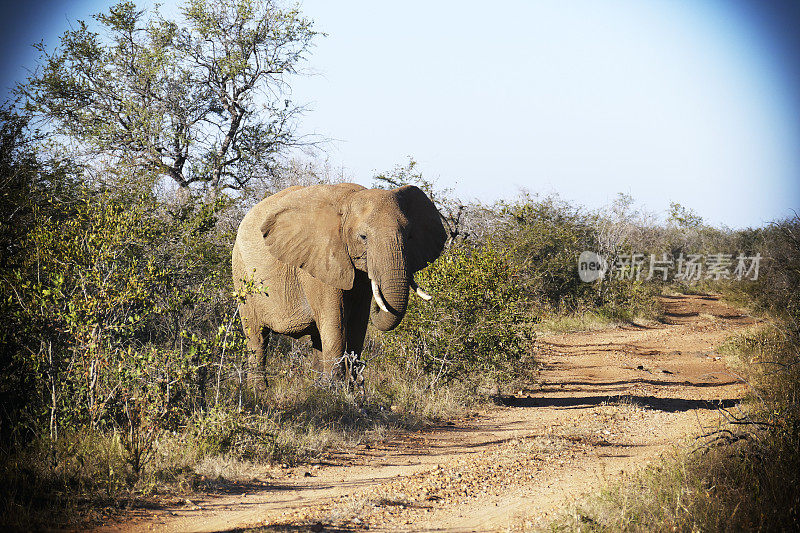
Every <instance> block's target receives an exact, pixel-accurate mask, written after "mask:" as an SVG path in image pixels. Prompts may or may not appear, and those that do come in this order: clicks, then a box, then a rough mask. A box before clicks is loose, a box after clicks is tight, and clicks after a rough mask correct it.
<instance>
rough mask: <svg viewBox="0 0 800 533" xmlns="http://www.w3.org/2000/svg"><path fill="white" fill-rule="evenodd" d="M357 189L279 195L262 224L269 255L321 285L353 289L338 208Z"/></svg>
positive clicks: (343, 187) (342, 186) (317, 189)
mask: <svg viewBox="0 0 800 533" xmlns="http://www.w3.org/2000/svg"><path fill="white" fill-rule="evenodd" d="M360 189H363V187H361V186H360V185H353V184H339V185H312V186H310V187H303V188H299V189H295V190H293V191H291V192H289V193H288V194H285V195H282V196H281V197H280V198H278V199H277V200H276V203H275V205H274V206H272V208H271V209H269V210H268V212H267V214H266V217H265V219H264V222H262V224H261V234H262V235H263V236H264V243H265V244H266V246H267V250H268V251H269V253H270V254H271V255H273V256H274V257H276V258H278V259H279V260H280V261H282V262H284V263H286V264H287V265H291V266H294V267H297V268H300V269H302V270H304V271H306V272H307V273H309V274H311V275H312V276H313V277H315V278H317V279H318V280H320V281H322V282H323V283H327V284H328V285H332V286H334V287H336V288H337V289H342V290H350V289H352V288H353V277H354V274H355V273H354V269H353V262H352V260H351V259H350V255H349V254H348V253H347V247H346V246H345V243H344V240H343V239H342V229H341V226H342V220H341V218H342V216H341V212H340V207H339V206H340V205H342V202H343V200H344V198H345V197H346V196H347V195H348V194H350V193H352V192H354V191H355V190H360ZM278 194H280V193H278Z"/></svg>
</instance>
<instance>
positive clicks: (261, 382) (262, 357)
mask: <svg viewBox="0 0 800 533" xmlns="http://www.w3.org/2000/svg"><path fill="white" fill-rule="evenodd" d="M246 333H247V349H248V352H249V355H248V361H247V386H248V387H250V390H251V391H253V392H255V393H256V394H258V393H262V392H264V391H265V390H266V388H267V379H266V373H265V366H266V358H267V353H266V348H267V342H269V334H270V331H269V329H267V328H265V327H258V326H256V327H252V328H247V331H246Z"/></svg>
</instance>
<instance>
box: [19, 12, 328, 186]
mask: <svg viewBox="0 0 800 533" xmlns="http://www.w3.org/2000/svg"><path fill="white" fill-rule="evenodd" d="M181 13H182V20H181V21H180V22H176V21H174V20H168V19H166V18H164V17H163V16H162V15H161V14H159V13H158V12H157V11H156V12H155V14H154V15H153V16H151V17H148V16H146V11H144V10H138V9H137V8H136V6H135V4H134V3H133V2H130V1H125V2H120V3H119V4H117V5H115V6H113V7H112V8H110V10H109V11H108V13H105V14H98V15H95V17H94V18H95V19H96V21H97V22H98V23H99V25H100V27H101V28H102V29H101V33H95V32H93V31H91V30H90V29H89V26H88V25H87V24H86V23H85V22H82V21H81V22H79V23H78V24H77V28H76V29H72V30H70V31H67V32H66V33H64V35H63V36H62V37H61V43H60V46H59V47H58V48H56V49H55V51H52V52H48V51H47V49H46V48H45V46H44V45H43V44H40V45H38V48H39V50H40V51H41V53H42V56H43V57H42V67H41V69H40V70H39V71H38V72H37V73H35V74H34V75H33V76H32V77H31V78H30V79H29V80H28V82H27V83H26V84H24V85H21V86H20V87H19V88H18V93H19V94H20V95H21V96H23V97H25V98H26V100H27V105H28V108H29V111H30V112H34V113H36V114H38V115H39V116H41V117H42V118H44V119H45V120H49V121H52V127H53V128H54V129H55V131H56V132H57V133H59V134H62V135H63V136H65V137H66V138H69V139H72V140H74V141H78V143H79V144H80V146H81V147H82V148H83V149H84V150H86V152H87V153H88V154H89V155H90V156H91V157H93V160H94V161H95V162H96V163H97V162H100V163H103V164H105V165H106V166H108V167H113V166H115V165H119V164H124V165H125V166H126V167H127V168H131V167H133V168H135V169H139V170H141V171H144V173H146V174H148V175H152V176H169V177H170V178H172V179H173V180H174V181H175V183H177V184H178V185H179V186H180V187H181V188H189V187H190V186H191V185H192V184H196V185H195V187H197V186H201V187H208V188H212V189H216V190H222V189H226V188H229V189H237V190H238V189H242V188H244V187H245V186H246V185H247V183H248V181H250V180H251V179H252V178H253V177H254V176H257V175H264V174H266V173H269V172H270V170H271V169H272V168H273V167H274V166H275V161H276V157H277V156H278V155H279V153H280V152H281V150H282V149H283V148H285V147H287V146H296V145H298V144H302V140H301V139H299V138H298V136H297V135H296V133H295V129H294V119H295V117H296V116H297V114H298V113H299V112H300V111H301V108H300V107H298V106H295V105H294V104H292V103H291V101H290V99H289V96H288V85H287V76H288V75H291V74H295V73H297V69H298V64H299V63H300V62H301V61H302V60H304V59H305V57H306V54H307V53H308V51H309V48H310V46H311V44H312V40H313V38H314V37H315V36H316V35H317V32H315V31H314V30H313V29H312V22H311V21H310V20H308V19H306V18H303V17H302V16H301V15H300V13H299V11H298V10H297V9H281V8H280V6H279V5H278V3H277V2H276V1H274V0H214V1H208V0H188V1H187V2H186V3H185V4H184V5H183V6H182V8H181Z"/></svg>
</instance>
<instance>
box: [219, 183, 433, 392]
mask: <svg viewBox="0 0 800 533" xmlns="http://www.w3.org/2000/svg"><path fill="white" fill-rule="evenodd" d="M445 240H446V233H445V231H444V227H443V226H442V222H441V218H440V216H439V213H438V211H437V210H436V208H435V207H434V205H433V203H432V202H431V201H430V199H429V198H428V197H427V196H426V195H425V193H423V192H422V191H421V190H420V189H418V188H417V187H414V186H411V185H406V186H403V187H400V188H398V189H394V190H389V191H387V190H382V189H365V188H364V187H362V186H360V185H356V184H352V183H343V184H336V185H312V186H309V187H301V186H295V187H289V188H288V189H285V190H283V191H281V192H279V193H277V194H274V195H272V196H269V197H267V198H265V199H264V200H262V201H261V202H260V203H259V204H257V205H256V206H255V207H253V209H251V210H250V212H248V213H247V215H245V217H244V219H243V220H242V222H241V224H240V225H239V231H238V233H237V235H236V244H235V245H234V247H233V280H234V285H235V287H236V288H237V289H240V288H242V287H243V286H245V287H246V285H244V283H245V281H244V280H250V279H252V280H253V281H254V282H255V286H256V287H258V286H259V285H262V286H263V287H265V291H264V292H258V291H256V292H252V291H251V292H250V293H249V294H248V296H247V297H246V301H245V303H243V304H240V306H239V312H240V315H241V317H242V322H243V325H244V328H245V333H246V335H247V339H248V343H247V344H248V347H249V348H250V350H251V353H252V356H251V359H250V366H251V369H250V370H251V372H250V375H249V381H250V385H251V387H253V388H255V389H262V388H263V387H264V385H265V381H264V380H263V379H259V378H258V377H256V374H260V375H263V374H264V372H263V370H264V364H265V360H264V348H265V343H266V341H267V340H268V338H269V337H268V335H269V332H270V331H272V332H275V333H281V334H285V335H289V336H291V337H294V338H299V337H301V336H303V335H311V340H312V344H313V346H314V349H315V358H314V367H315V368H316V369H317V370H319V371H321V372H325V373H328V374H329V375H332V376H334V377H339V378H342V377H344V376H342V370H341V368H340V367H335V362H336V361H338V360H339V359H340V358H341V357H342V354H343V353H345V352H348V353H349V352H356V353H357V354H360V353H361V350H362V348H363V345H364V336H365V335H366V330H367V322H368V320H370V319H371V321H372V323H373V325H374V326H375V327H377V328H378V329H380V330H383V331H389V330H391V329H393V328H395V327H396V326H397V325H398V324H399V323H400V320H402V318H403V315H404V314H405V312H406V306H407V304H408V298H409V290H410V287H411V283H413V281H412V280H413V275H414V273H415V272H416V271H418V270H420V269H422V268H424V267H425V266H426V265H427V264H428V263H430V262H431V261H433V260H434V259H436V258H437V257H438V256H439V254H440V253H441V252H442V249H443V247H444V243H445ZM371 280H374V281H375V282H376V283H377V288H378V290H379V291H380V292H379V295H380V296H381V297H382V298H383V300H384V302H385V305H384V307H386V310H385V311H384V310H382V309H380V308H379V307H378V305H377V304H376V302H375V300H374V299H373V291H372V285H371Z"/></svg>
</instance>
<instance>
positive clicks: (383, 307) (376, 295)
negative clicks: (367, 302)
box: [370, 279, 389, 313]
mask: <svg viewBox="0 0 800 533" xmlns="http://www.w3.org/2000/svg"><path fill="white" fill-rule="evenodd" d="M370 281H371V282H372V296H373V297H374V298H375V303H377V304H378V307H380V308H381V311H383V312H384V313H388V312H389V308H388V307H386V302H384V301H383V297H382V296H381V290H380V289H379V288H378V283H377V282H376V281H375V280H374V279H370Z"/></svg>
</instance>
